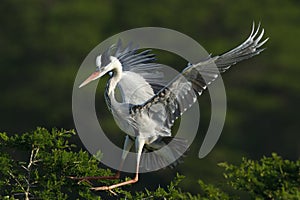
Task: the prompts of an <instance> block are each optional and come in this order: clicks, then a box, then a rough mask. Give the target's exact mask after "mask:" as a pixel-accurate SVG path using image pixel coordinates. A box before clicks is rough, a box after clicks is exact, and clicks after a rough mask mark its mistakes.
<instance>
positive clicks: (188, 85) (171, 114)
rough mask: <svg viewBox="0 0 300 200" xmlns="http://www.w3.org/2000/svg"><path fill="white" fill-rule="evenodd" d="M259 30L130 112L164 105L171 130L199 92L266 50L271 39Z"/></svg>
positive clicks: (191, 68)
mask: <svg viewBox="0 0 300 200" xmlns="http://www.w3.org/2000/svg"><path fill="white" fill-rule="evenodd" d="M259 28H260V25H259V26H258V28H257V29H256V30H255V25H254V24H253V26H252V31H251V34H250V36H249V37H248V38H247V39H246V41H245V42H243V43H242V44H241V45H239V46H238V47H236V48H234V49H233V50H231V51H228V52H227V53H224V54H222V55H220V56H215V57H208V58H207V59H206V60H204V61H202V62H199V63H196V64H189V65H188V66H187V68H185V69H184V70H183V72H182V74H180V75H178V76H177V77H175V79H173V80H172V81H171V82H170V83H169V84H168V85H167V86H165V87H164V88H162V89H161V90H160V91H159V92H157V93H156V94H155V95H154V96H153V97H152V98H150V99H149V100H148V101H146V102H145V103H143V104H140V105H135V106H132V108H131V112H141V111H142V110H145V109H146V110H148V112H151V111H152V110H151V108H152V107H153V106H154V105H157V104H162V105H164V109H165V113H166V114H167V116H166V126H167V127H168V128H170V127H171V126H172V125H173V123H174V120H176V119H177V118H178V117H179V116H180V115H182V114H183V113H184V112H185V111H186V110H187V109H189V108H190V107H191V106H192V105H193V103H194V102H195V101H196V99H197V95H196V93H198V95H201V94H202V92H203V91H204V90H205V89H206V88H207V85H209V84H210V83H211V82H213V81H214V80H215V79H216V78H217V77H218V76H219V75H220V73H223V72H225V71H226V70H227V69H229V68H230V66H232V65H234V64H236V63H237V62H239V61H242V60H245V59H249V58H251V57H253V56H255V55H257V54H259V53H260V52H262V51H263V50H264V49H261V48H260V47H261V46H262V45H263V44H264V43H266V42H267V40H268V38H267V39H265V40H263V41H261V39H262V37H263V35H264V29H262V31H261V33H260V34H259V35H258V33H259ZM257 35H258V36H257ZM195 92H196V93H195Z"/></svg>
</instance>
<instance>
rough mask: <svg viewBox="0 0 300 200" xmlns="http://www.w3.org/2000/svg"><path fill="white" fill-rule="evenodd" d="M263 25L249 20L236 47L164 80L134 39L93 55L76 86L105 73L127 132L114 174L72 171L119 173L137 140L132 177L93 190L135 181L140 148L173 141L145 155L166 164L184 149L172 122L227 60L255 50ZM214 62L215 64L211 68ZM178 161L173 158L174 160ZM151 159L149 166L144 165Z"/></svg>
mask: <svg viewBox="0 0 300 200" xmlns="http://www.w3.org/2000/svg"><path fill="white" fill-rule="evenodd" d="M263 35H264V29H262V30H261V31H260V25H259V26H258V27H257V28H255V25H254V23H253V26H252V31H251V34H250V36H249V37H248V38H247V39H246V40H245V41H244V42H243V43H242V44H241V45H239V46H238V47H236V48H234V49H232V50H230V51H228V52H226V53H224V54H221V55H219V56H209V57H208V58H207V59H205V60H203V61H200V62H198V63H188V65H187V67H186V68H185V69H184V70H183V71H182V73H181V74H180V75H178V76H176V77H175V78H174V79H172V80H171V81H169V82H168V83H167V84H165V83H164V77H163V76H161V74H160V73H157V72H158V71H159V69H160V65H159V64H157V63H156V62H155V55H154V54H152V53H151V50H144V51H141V52H139V51H138V48H137V47H134V46H132V45H130V44H129V45H127V46H123V45H122V42H121V40H119V41H118V43H117V44H116V45H113V46H111V47H110V48H108V49H107V50H106V51H105V52H103V53H102V54H100V55H99V56H97V57H96V71H95V72H94V73H92V74H91V75H90V76H89V77H88V78H87V79H86V80H85V81H84V82H83V83H82V84H81V85H80V86H79V88H81V87H83V86H85V85H87V84H88V83H90V82H92V81H94V80H97V79H99V78H100V77H102V76H104V75H105V74H109V75H110V78H109V80H108V82H107V86H106V90H105V94H104V96H105V100H106V103H107V106H108V109H109V110H110V111H111V113H112V115H113V116H114V119H115V121H116V123H117V125H118V126H119V127H120V129H121V130H123V131H124V132H125V133H126V134H127V135H126V137H125V142H124V147H123V154H122V156H121V162H120V167H119V171H118V172H117V173H116V174H115V175H114V176H107V177H72V178H73V179H76V180H85V181H88V180H94V179H117V178H119V177H120V171H121V170H122V166H123V164H124V161H125V159H126V156H127V155H128V152H129V151H130V149H131V148H132V146H133V145H134V144H135V149H136V153H137V154H136V155H137V156H136V169H135V177H134V178H133V179H131V180H127V181H124V182H120V183H117V184H113V185H110V186H101V187H94V188H92V189H93V190H111V189H114V188H117V187H120V186H124V185H127V184H132V183H136V182H137V181H138V175H139V167H140V164H141V155H142V152H143V151H144V152H155V151H156V150H158V149H160V148H162V147H164V146H166V145H167V144H169V142H170V141H173V142H172V144H173V145H171V146H170V148H168V149H167V150H166V151H164V152H163V153H160V154H159V155H155V156H154V157H151V158H148V159H153V160H152V161H151V160H150V161H149V160H148V161H147V160H146V161H145V163H144V164H145V165H146V167H151V166H150V165H151V164H153V163H155V164H156V165H161V166H165V165H166V164H168V163H169V161H170V160H172V159H173V158H174V157H176V158H177V157H178V156H180V155H182V154H183V153H184V151H185V150H186V148H187V144H186V140H185V139H184V138H183V139H180V138H174V137H172V134H171V127H172V126H173V124H174V121H175V120H176V119H177V118H178V117H180V116H181V115H182V114H183V113H184V112H185V111H186V110H187V109H189V108H190V107H191V106H192V105H193V103H195V102H196V100H197V96H199V95H201V94H202V92H203V91H204V90H205V89H206V88H207V85H208V84H210V83H211V82H213V81H214V80H215V79H216V78H217V77H218V76H219V74H220V73H223V72H225V71H226V70H227V69H229V68H230V66H232V65H234V64H236V63H237V62H240V61H242V60H245V59H249V58H251V57H253V56H255V55H258V54H259V53H260V52H262V51H263V50H264V48H261V47H262V45H264V44H265V43H266V42H267V40H268V38H266V39H265V40H262V38H263ZM211 65H215V66H216V67H217V70H216V68H211ZM117 88H118V89H119V91H120V93H121V96H122V100H121V101H119V100H117V99H116V92H115V91H116V89H117ZM175 163H176V162H175ZM147 165H149V166H147Z"/></svg>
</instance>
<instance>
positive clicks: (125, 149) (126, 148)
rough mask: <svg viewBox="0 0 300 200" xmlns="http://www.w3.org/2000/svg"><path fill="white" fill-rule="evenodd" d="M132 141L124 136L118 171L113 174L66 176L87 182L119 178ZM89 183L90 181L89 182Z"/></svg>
mask: <svg viewBox="0 0 300 200" xmlns="http://www.w3.org/2000/svg"><path fill="white" fill-rule="evenodd" d="M133 143H134V141H133V140H132V139H131V138H130V137H128V135H127V136H126V138H125V142H124V147H123V152H122V157H121V162H120V166H119V168H118V171H117V172H116V174H115V175H113V176H85V177H73V176H69V177H68V178H70V179H73V180H78V181H79V182H82V181H86V182H89V181H90V180H113V179H119V178H120V173H121V170H122V168H123V165H124V161H125V159H126V157H127V155H128V152H129V150H130V149H131V147H132V145H133ZM89 183H90V182H89Z"/></svg>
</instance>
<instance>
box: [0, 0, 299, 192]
mask: <svg viewBox="0 0 300 200" xmlns="http://www.w3.org/2000/svg"><path fill="white" fill-rule="evenodd" d="M299 19H300V2H299V1H297V0H286V1H270V0H262V1H260V0H252V1H249V0H248V1H246V0H242V1H223V0H210V1H197V0H191V1H179V0H172V1H171V0H166V1H151V2H150V1H148V2H146V1H143V2H142V1H136V0H133V1H121V0H120V1H108V0H101V1H99V0H98V1H96V0H90V1H77V0H74V1H57V0H28V1H26V2H25V1H20V0H2V1H1V3H0V25H1V26H0V46H1V48H0V76H1V77H0V113H1V115H0V131H1V132H2V131H5V132H9V133H16V132H19V133H21V132H25V131H29V130H34V129H35V128H36V127H37V126H43V127H47V128H51V127H58V128H65V129H72V128H74V124H73V119H72V107H71V105H72V87H73V81H74V79H75V76H76V73H77V70H78V68H79V66H80V64H81V62H82V61H83V59H84V58H85V56H86V55H87V54H88V53H89V51H90V50H91V49H93V48H94V47H95V46H96V45H98V44H99V43H100V42H101V41H103V40H105V39H106V38H108V37H110V36H112V35H114V34H116V33H119V32H121V31H125V30H128V29H132V28H137V27H146V26H156V27H165V28H170V29H174V30H177V31H180V32H182V33H184V34H187V35H189V36H190V37H192V38H194V39H195V40H196V41H198V42H199V43H200V44H202V46H203V47H204V48H206V50H207V51H208V52H212V53H213V54H214V55H217V54H220V53H223V52H224V51H226V50H229V49H231V48H233V47H235V46H236V45H238V44H240V43H241V42H242V41H243V40H244V39H246V37H247V36H248V34H249V33H250V27H251V25H252V22H253V21H255V22H259V21H261V22H262V26H263V27H264V28H265V30H266V36H267V37H270V40H269V42H268V43H267V44H266V47H267V49H266V51H264V52H263V53H262V54H261V55H259V56H257V57H255V58H253V59H251V60H248V61H245V62H243V63H240V64H239V65H238V66H234V68H232V69H231V70H230V72H229V73H226V74H225V75H224V76H223V80H224V83H225V87H226V92H227V101H228V110H227V118H226V122H225V127H224V130H223V133H222V135H221V138H220V140H219V141H218V143H217V145H216V147H215V148H214V149H213V151H212V152H211V153H210V154H209V155H208V156H207V157H206V158H204V159H201V160H200V159H199V158H198V157H197V154H198V150H199V148H200V145H201V143H202V139H203V137H204V135H203V134H205V131H206V129H207V125H208V122H209V119H210V101H209V95H208V93H205V94H204V95H203V96H202V97H201V98H199V104H200V109H201V114H202V115H201V122H200V129H199V134H198V137H197V138H196V140H195V141H194V143H193V145H192V147H191V150H190V151H189V153H188V156H187V157H186V158H185V162H184V163H183V164H181V165H179V166H178V167H177V168H176V169H175V170H169V169H166V170H161V171H159V172H154V173H151V174H142V175H141V181H140V182H139V183H138V184H137V185H136V186H134V187H133V189H134V188H136V187H144V186H145V185H147V187H148V188H156V187H157V185H158V184H160V185H165V184H166V183H168V182H170V180H172V179H173V178H172V177H173V176H174V175H175V174H176V172H177V171H178V172H180V173H181V174H184V175H185V176H186V179H185V180H184V181H183V183H182V187H184V188H185V190H188V191H191V192H195V193H196V192H197V187H194V186H195V185H196V182H197V180H198V179H199V178H201V179H202V180H205V181H208V182H210V183H218V182H219V181H220V180H222V174H221V170H220V169H219V168H218V167H217V163H219V162H223V161H227V162H230V163H235V162H238V161H240V160H241V157H242V156H247V157H249V158H253V159H256V158H259V157H262V156H263V155H270V154H271V152H277V153H278V154H279V155H281V156H283V157H284V158H288V159H292V160H295V159H298V158H299V156H300V142H299V141H300V137H299V130H300V124H299V120H300V117H299V111H300V106H299V102H300V84H299V77H298V76H299V74H300V61H299V46H300V39H299V36H300V23H299ZM99 53H100V52H99ZM158 59H159V61H160V62H162V63H164V64H168V65H169V66H174V67H177V68H176V69H178V70H182V69H183V68H184V67H185V66H184V65H183V66H178V62H177V60H176V59H173V57H172V56H171V57H170V56H168V55H166V56H164V54H159V58H158ZM93 67H94V66H91V68H93ZM99 84H105V80H103V81H100V82H99ZM101 88H103V87H101ZM102 93H103V91H101V90H100V91H98V94H97V95H98V96H97V98H99V101H103V97H102V96H103V94H102ZM102 105H103V104H102ZM102 105H101V102H99V105H98V106H97V108H101V110H98V112H105V113H106V114H107V120H105V124H104V126H106V127H110V126H115V124H114V122H113V118H112V116H111V115H110V114H109V112H107V111H103V110H104V109H106V108H104V107H103V106H102ZM100 121H101V119H100ZM108 130H110V133H109V134H110V135H111V137H113V138H119V140H120V141H121V140H123V138H124V134H123V133H121V132H120V130H119V129H118V128H116V127H113V128H111V129H108ZM120 135H121V136H120ZM77 143H78V144H80V140H79V138H77ZM104 156H105V155H104Z"/></svg>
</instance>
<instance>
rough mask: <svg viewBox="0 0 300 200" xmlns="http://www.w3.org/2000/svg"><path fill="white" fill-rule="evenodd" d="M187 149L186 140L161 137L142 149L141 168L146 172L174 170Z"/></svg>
mask: <svg viewBox="0 0 300 200" xmlns="http://www.w3.org/2000/svg"><path fill="white" fill-rule="evenodd" d="M187 149H188V144H187V140H185V139H182V138H177V137H171V136H167V137H161V138H159V139H158V140H156V141H155V142H153V143H151V144H150V145H146V146H145V148H144V152H143V156H142V160H141V167H143V168H145V169H146V170H158V169H161V168H165V167H167V166H168V167H170V168H174V167H175V166H176V165H178V164H179V163H182V162H183V157H184V156H185V153H186V151H187Z"/></svg>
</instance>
